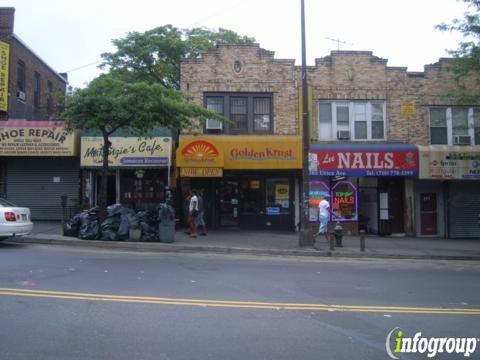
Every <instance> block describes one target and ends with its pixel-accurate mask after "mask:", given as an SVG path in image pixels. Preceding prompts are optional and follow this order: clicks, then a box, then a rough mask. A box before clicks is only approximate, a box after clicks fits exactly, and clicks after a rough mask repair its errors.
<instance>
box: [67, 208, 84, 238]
mask: <svg viewBox="0 0 480 360" xmlns="http://www.w3.org/2000/svg"><path fill="white" fill-rule="evenodd" d="M80 215H81V213H79V214H75V215H74V216H73V217H72V218H71V219H70V220H68V221H67V222H66V223H65V224H63V236H74V237H77V236H78V232H79V231H80V225H81V223H80Z"/></svg>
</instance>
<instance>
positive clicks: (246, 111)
mask: <svg viewBox="0 0 480 360" xmlns="http://www.w3.org/2000/svg"><path fill="white" fill-rule="evenodd" d="M204 96H205V106H206V108H207V109H209V110H213V111H216V112H218V113H220V114H223V115H224V116H225V117H226V118H227V119H228V120H229V121H228V122H225V123H221V122H219V121H216V120H214V119H208V120H207V121H206V123H205V129H204V130H205V132H206V133H207V134H215V133H224V134H261V133H271V132H272V131H273V106H272V94H264V93H205V94H204Z"/></svg>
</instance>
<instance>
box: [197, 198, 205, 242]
mask: <svg viewBox="0 0 480 360" xmlns="http://www.w3.org/2000/svg"><path fill="white" fill-rule="evenodd" d="M197 198H198V216H197V221H196V223H197V228H199V229H200V230H201V233H200V235H203V236H207V227H206V225H205V218H204V213H205V208H204V204H205V203H204V197H203V189H200V190H198V194H197Z"/></svg>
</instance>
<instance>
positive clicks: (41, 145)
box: [0, 120, 79, 156]
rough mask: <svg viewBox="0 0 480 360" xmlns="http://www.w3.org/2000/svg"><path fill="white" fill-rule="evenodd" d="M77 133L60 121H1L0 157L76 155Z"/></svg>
mask: <svg viewBox="0 0 480 360" xmlns="http://www.w3.org/2000/svg"><path fill="white" fill-rule="evenodd" d="M78 138H79V136H78V134H77V133H75V132H73V133H69V132H67V131H66V130H65V124H64V122H61V121H41V120H37V121H27V120H8V121H4V122H0V156H78Z"/></svg>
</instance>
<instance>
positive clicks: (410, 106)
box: [400, 101, 417, 119]
mask: <svg viewBox="0 0 480 360" xmlns="http://www.w3.org/2000/svg"><path fill="white" fill-rule="evenodd" d="M416 114H417V109H416V107H415V102H414V101H403V102H402V104H401V105H400V115H401V116H402V118H406V119H410V118H413V117H415V115H416Z"/></svg>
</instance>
